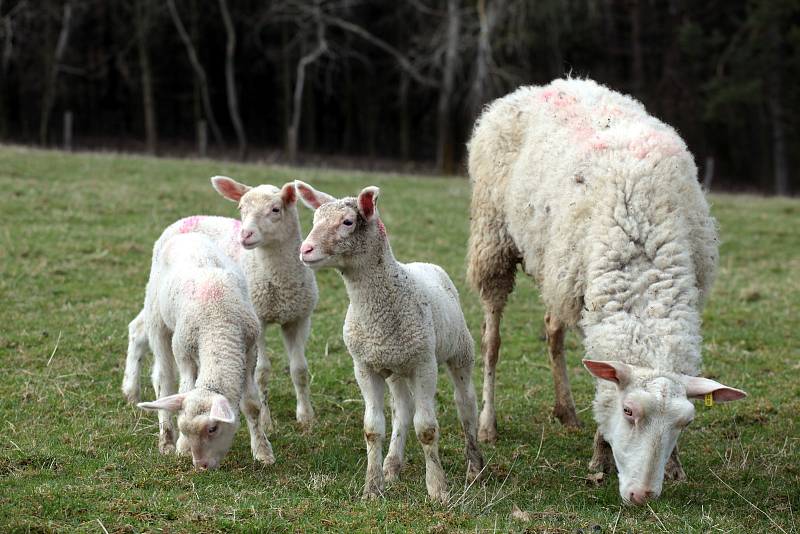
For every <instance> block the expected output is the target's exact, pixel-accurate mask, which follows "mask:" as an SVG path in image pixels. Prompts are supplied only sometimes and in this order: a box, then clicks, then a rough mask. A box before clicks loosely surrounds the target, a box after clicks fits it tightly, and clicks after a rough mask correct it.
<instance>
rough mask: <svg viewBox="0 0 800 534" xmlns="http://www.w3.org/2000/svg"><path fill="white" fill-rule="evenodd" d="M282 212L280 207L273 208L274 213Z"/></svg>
mask: <svg viewBox="0 0 800 534" xmlns="http://www.w3.org/2000/svg"><path fill="white" fill-rule="evenodd" d="M280 212H281V209H280V208H272V213H280Z"/></svg>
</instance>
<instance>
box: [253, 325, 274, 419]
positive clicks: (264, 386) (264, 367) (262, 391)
mask: <svg viewBox="0 0 800 534" xmlns="http://www.w3.org/2000/svg"><path fill="white" fill-rule="evenodd" d="M256 351H257V357H256V370H255V382H256V384H257V389H258V397H259V399H260V400H261V414H260V415H259V419H260V424H261V427H262V428H263V429H264V431H265V432H266V433H267V434H269V433H270V432H272V430H273V425H272V413H271V412H270V410H269V375H270V373H271V371H272V364H271V363H270V361H269V354H267V348H266V346H265V345H264V336H263V334H261V335H259V336H258V337H257V338H256Z"/></svg>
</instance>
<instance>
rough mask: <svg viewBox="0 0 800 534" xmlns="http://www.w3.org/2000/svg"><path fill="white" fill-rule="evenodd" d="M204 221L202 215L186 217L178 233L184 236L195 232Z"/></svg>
mask: <svg viewBox="0 0 800 534" xmlns="http://www.w3.org/2000/svg"><path fill="white" fill-rule="evenodd" d="M202 219H203V216H202V215H192V216H191V217H186V218H185V219H183V220H181V226H180V228H179V229H178V231H179V232H180V233H182V234H188V233H189V232H194V230H195V229H196V228H197V225H198V224H200V221H201V220H202Z"/></svg>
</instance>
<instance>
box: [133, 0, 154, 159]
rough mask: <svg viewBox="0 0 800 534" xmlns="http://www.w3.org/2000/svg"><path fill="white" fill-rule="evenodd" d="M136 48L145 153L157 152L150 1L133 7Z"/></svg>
mask: <svg viewBox="0 0 800 534" xmlns="http://www.w3.org/2000/svg"><path fill="white" fill-rule="evenodd" d="M135 11H136V13H135V19H134V22H135V24H136V48H137V49H138V52H139V72H140V76H141V83H142V111H143V113H144V114H143V117H144V132H145V142H146V145H147V153H148V154H152V155H155V154H156V153H157V152H158V126H157V125H156V110H155V99H154V98H153V73H152V69H151V67H150V53H149V51H148V49H147V39H148V34H149V26H150V0H138V1H137V2H136V7H135Z"/></svg>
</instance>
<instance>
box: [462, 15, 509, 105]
mask: <svg viewBox="0 0 800 534" xmlns="http://www.w3.org/2000/svg"><path fill="white" fill-rule="evenodd" d="M487 3H488V4H489V5H488V6H487V5H486V4H487ZM504 4H505V0H478V9H477V14H478V28H479V30H478V42H477V46H476V47H475V66H474V74H473V76H472V84H471V85H470V90H469V111H470V118H471V119H472V118H475V117H477V116H478V115H479V114H480V111H481V107H482V106H483V105H484V104H485V103H486V100H487V97H488V96H489V95H490V93H491V92H492V87H491V78H490V75H491V70H492V69H493V67H494V60H493V59H492V32H493V31H494V28H495V27H496V25H497V20H498V18H499V17H498V12H500V11H502V10H503V9H504Z"/></svg>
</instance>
